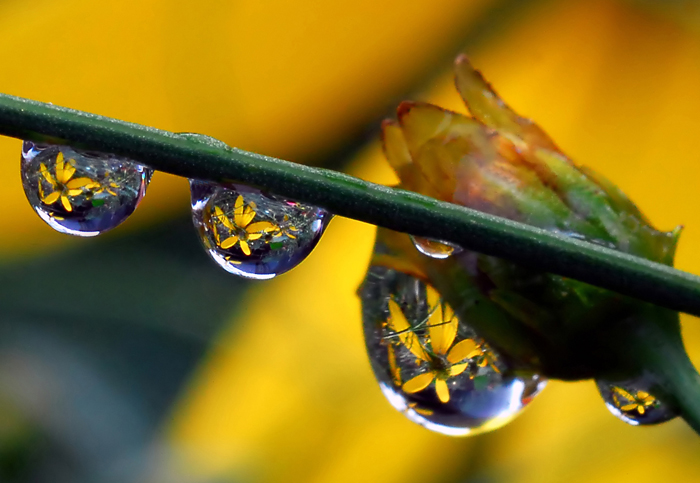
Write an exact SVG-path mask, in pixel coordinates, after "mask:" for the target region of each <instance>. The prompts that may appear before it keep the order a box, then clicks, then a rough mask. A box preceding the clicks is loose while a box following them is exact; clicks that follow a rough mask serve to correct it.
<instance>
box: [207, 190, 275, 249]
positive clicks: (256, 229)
mask: <svg viewBox="0 0 700 483" xmlns="http://www.w3.org/2000/svg"><path fill="white" fill-rule="evenodd" d="M255 215H256V212H255V205H254V204H252V203H251V204H249V205H246V204H245V202H244V200H243V196H241V195H238V198H236V203H235V205H234V212H233V220H231V219H230V218H229V217H227V216H226V214H225V213H224V210H222V209H221V208H220V207H219V206H215V207H214V218H216V219H217V220H218V221H219V222H220V223H221V224H222V225H224V226H225V227H226V228H227V229H228V230H229V236H228V238H226V239H224V240H223V241H220V235H219V232H218V231H217V229H216V225H214V224H212V226H213V232H214V237H215V239H216V242H217V243H219V246H220V247H221V248H223V249H224V250H226V249H229V248H231V247H234V246H235V245H236V244H239V245H240V247H241V251H242V252H243V253H245V254H246V255H250V253H251V251H250V245H249V244H248V242H249V241H254V240H258V239H260V238H262V236H263V235H264V234H266V233H271V232H274V231H275V230H277V229H278V227H277V225H275V224H273V223H270V222H269V221H259V222H257V223H251V222H252V221H253V219H254V218H255Z"/></svg>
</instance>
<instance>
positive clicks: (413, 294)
mask: <svg viewBox="0 0 700 483" xmlns="http://www.w3.org/2000/svg"><path fill="white" fill-rule="evenodd" d="M360 297H361V299H362V307H363V325H364V333H365V343H366V346H367V351H368V354H369V359H370V362H371V364H372V369H373V370H374V374H375V376H376V377H377V380H378V382H379V385H380V387H381V390H382V392H383V393H384V395H385V396H386V398H387V399H388V400H389V402H390V403H391V404H392V405H393V406H394V407H395V408H396V409H398V410H399V411H401V412H402V413H404V414H405V415H406V416H407V417H408V418H409V419H410V420H412V421H414V422H416V423H418V424H420V425H422V426H424V427H426V428H428V429H430V430H433V431H436V432H439V433H442V434H447V435H452V436H463V435H467V434H476V433H479V432H484V431H489V430H492V429H496V428H498V427H500V426H503V425H504V424H506V423H507V422H508V421H510V420H511V419H512V418H513V417H515V416H516V415H517V414H518V413H519V412H520V410H521V409H523V408H524V407H525V406H526V405H527V404H529V402H530V401H531V400H532V399H533V398H534V396H536V395H537V394H538V393H539V392H540V391H541V390H542V388H543V387H544V386H545V384H546V381H545V380H544V379H543V378H541V377H539V376H537V375H518V374H515V373H514V372H513V371H512V370H511V368H510V366H509V364H508V362H507V361H506V360H505V359H504V358H503V357H501V356H500V355H499V354H498V353H497V352H496V351H495V350H494V349H493V348H492V347H490V346H489V344H488V343H487V342H486V341H485V340H483V339H482V338H480V337H479V336H478V334H476V332H474V330H473V329H472V328H471V327H469V326H468V325H467V324H466V323H464V322H463V321H461V320H459V318H458V317H457V316H456V315H455V314H454V312H453V311H452V309H451V308H450V306H449V305H447V304H446V303H445V302H444V301H443V300H442V299H441V298H440V296H439V294H438V293H437V291H436V290H435V289H434V288H433V287H431V286H429V285H426V284H425V283H423V282H422V281H420V280H418V279H417V278H415V277H413V276H410V275H407V274H404V273H401V272H398V271H395V270H392V269H388V268H384V267H372V268H370V270H369V272H368V275H367V278H366V279H365V282H364V284H363V286H362V288H361V291H360Z"/></svg>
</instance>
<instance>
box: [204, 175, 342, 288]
mask: <svg viewBox="0 0 700 483" xmlns="http://www.w3.org/2000/svg"><path fill="white" fill-rule="evenodd" d="M190 190H191V194H192V219H193V222H194V225H195V228H196V229H197V231H198V232H199V236H200V238H201V240H202V243H203V244H204V247H205V248H206V250H207V253H208V254H209V255H210V256H211V258H212V259H213V260H214V261H215V262H216V263H218V264H219V265H220V266H221V267H222V268H223V269H224V270H226V271H228V272H230V273H233V274H235V275H239V276H241V277H245V278H250V279H257V280H265V279H270V278H273V277H275V276H277V275H280V274H282V273H284V272H287V271H289V270H291V269H292V268H294V267H296V266H297V265H299V264H300V263H301V262H302V261H303V260H304V259H306V257H307V256H308V255H309V254H310V253H311V251H312V250H313V249H314V247H315V246H316V244H317V243H318V241H319V240H320V238H321V236H322V235H323V232H324V231H325V229H326V226H327V225H328V222H329V221H330V220H331V218H332V215H331V214H329V213H328V212H327V211H325V210H323V209H321V208H317V207H314V206H310V205H306V204H303V203H298V202H295V201H290V200H285V199H283V198H280V197H277V196H274V195H269V194H266V193H263V192H261V191H260V190H257V189H254V188H250V187H247V186H241V185H233V184H231V185H226V186H224V185H219V184H216V183H211V182H207V181H199V180H190Z"/></svg>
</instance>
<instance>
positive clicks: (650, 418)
mask: <svg viewBox="0 0 700 483" xmlns="http://www.w3.org/2000/svg"><path fill="white" fill-rule="evenodd" d="M596 385H597V386H598V391H599V392H600V395H601V396H602V397H603V400H604V401H605V405H606V406H607V408H608V410H609V411H610V412H611V413H613V414H614V415H615V416H617V417H618V418H619V419H621V420H622V421H624V422H626V423H628V424H631V425H634V426H637V425H646V424H657V423H663V422H665V421H668V420H670V419H673V418H675V417H676V416H678V414H677V412H676V411H675V410H674V409H673V408H672V407H671V406H669V405H668V404H666V403H664V402H662V401H661V400H660V399H658V398H656V397H655V396H654V395H653V394H652V393H651V389H650V387H651V386H652V382H651V380H650V379H648V378H645V377H639V378H636V379H633V380H627V381H621V382H615V383H612V382H607V381H596Z"/></svg>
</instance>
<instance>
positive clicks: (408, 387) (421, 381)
mask: <svg viewBox="0 0 700 483" xmlns="http://www.w3.org/2000/svg"><path fill="white" fill-rule="evenodd" d="M433 379H435V375H434V374H433V373H432V372H424V373H423V374H418V375H417V376H416V377H414V378H413V379H410V380H408V381H406V382H405V383H404V384H403V386H402V389H403V390H404V392H407V393H408V394H413V393H416V392H419V391H422V390H423V389H425V388H426V387H428V386H429V385H430V383H431V382H433Z"/></svg>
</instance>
